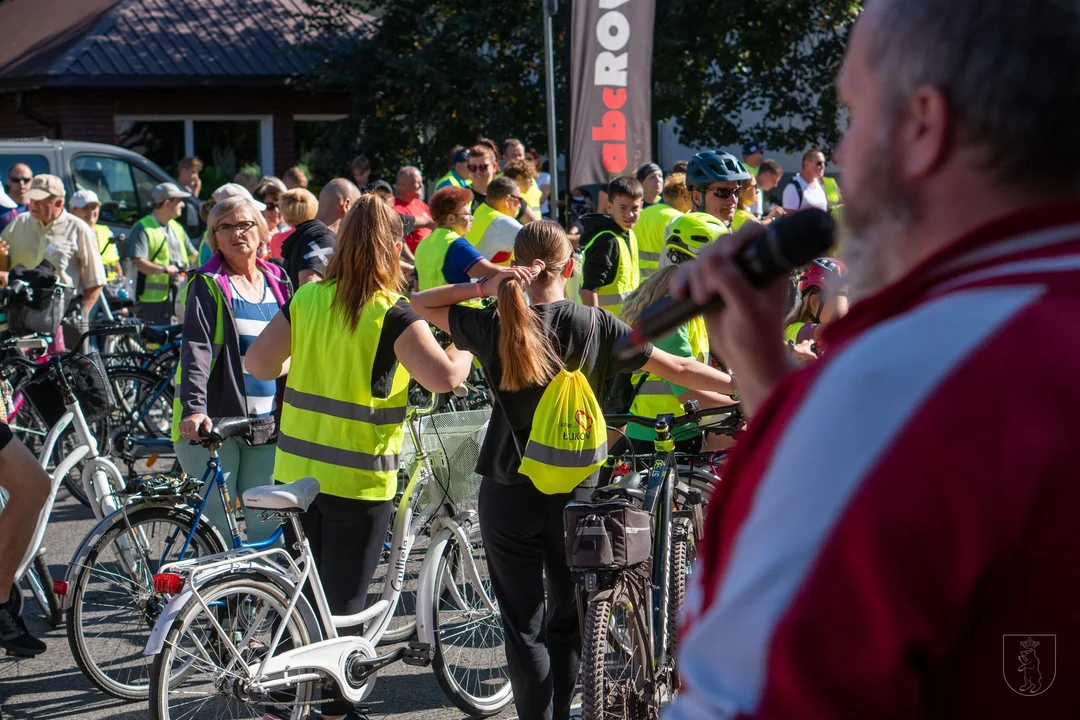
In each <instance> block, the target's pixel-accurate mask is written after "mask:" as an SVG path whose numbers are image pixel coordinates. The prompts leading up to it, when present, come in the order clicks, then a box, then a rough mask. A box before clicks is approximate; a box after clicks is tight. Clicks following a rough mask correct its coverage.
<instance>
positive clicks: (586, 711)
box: [581, 577, 660, 720]
mask: <svg viewBox="0 0 1080 720" xmlns="http://www.w3.org/2000/svg"><path fill="white" fill-rule="evenodd" d="M646 607H647V605H646V604H645V602H644V598H642V597H641V596H640V593H639V591H638V589H637V588H636V587H635V586H634V585H632V584H631V583H630V582H629V581H628V580H627V579H626V578H625V577H623V578H620V579H618V580H617V581H616V582H615V585H614V587H612V588H611V589H609V590H602V591H600V592H597V593H594V594H593V595H592V596H591V597H590V598H589V601H588V607H587V609H586V612H585V627H584V645H583V647H582V653H581V675H582V688H581V690H582V708H581V717H582V719H583V720H601V719H604V720H615V719H616V718H618V719H619V720H640V719H641V718H655V717H656V716H657V715H658V713H659V709H660V708H659V705H660V703H659V699H658V698H657V697H655V696H656V695H657V693H656V691H655V687H656V683H655V682H654V677H653V670H652V658H651V654H650V653H649V650H648V647H649V643H650V639H649V634H648V629H647V625H646V623H645V618H644V617H643V615H642V613H643V612H644V608H646Z"/></svg>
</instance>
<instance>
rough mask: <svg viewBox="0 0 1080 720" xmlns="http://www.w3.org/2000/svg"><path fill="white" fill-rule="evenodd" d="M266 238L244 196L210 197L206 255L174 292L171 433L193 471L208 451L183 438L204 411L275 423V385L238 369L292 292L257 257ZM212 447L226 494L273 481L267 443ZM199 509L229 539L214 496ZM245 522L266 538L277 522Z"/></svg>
mask: <svg viewBox="0 0 1080 720" xmlns="http://www.w3.org/2000/svg"><path fill="white" fill-rule="evenodd" d="M268 237H269V232H268V229H267V227H266V220H265V219H264V218H263V216H262V213H261V212H260V211H259V209H258V208H257V207H256V206H255V205H254V204H253V203H252V202H251V200H249V199H247V198H245V197H240V196H234V197H227V198H225V199H224V200H222V201H220V202H216V203H215V205H214V209H213V210H211V211H210V214H209V215H208V216H207V234H206V242H207V244H208V245H209V248H210V251H211V253H212V254H211V256H210V259H209V260H208V261H207V262H206V263H205V264H204V265H203V266H202V267H200V268H198V269H197V270H195V271H193V273H192V276H191V278H190V280H189V281H188V284H187V285H186V286H185V287H184V289H183V292H182V294H181V301H182V302H183V304H184V308H185V310H184V329H183V334H182V340H181V346H180V365H179V367H178V368H177V374H176V387H177V388H178V393H177V397H176V401H175V403H176V406H177V407H176V408H175V410H174V412H173V434H172V439H173V443H174V445H175V448H176V455H177V458H178V459H179V460H180V466H181V467H182V468H183V469H184V472H186V473H188V474H190V475H195V476H196V477H200V476H201V475H202V473H203V471H204V470H205V469H206V461H207V451H206V450H205V449H204V448H202V447H201V446H199V445H191V444H189V443H188V441H189V440H198V439H199V433H200V432H201V431H208V430H209V429H210V426H211V418H221V417H236V416H242V417H250V418H256V419H257V421H258V422H259V423H261V424H264V425H266V424H273V423H274V422H275V420H274V416H275V413H276V411H277V410H278V408H277V405H276V396H277V389H278V388H277V384H276V383H275V382H272V381H271V382H266V381H263V380H260V379H258V378H256V377H254V376H253V375H251V374H250V373H249V372H248V371H247V370H246V369H245V359H246V356H247V353H248V351H249V350H250V348H251V343H252V342H253V341H254V340H255V338H256V337H257V336H258V335H259V333H260V332H261V331H262V329H263V328H264V327H266V325H267V323H269V322H270V320H271V318H273V317H274V316H275V315H277V313H278V312H279V311H280V308H281V307H282V306H283V305H284V304H285V303H286V301H287V300H288V299H289V297H290V295H291V294H292V288H291V286H290V285H289V279H288V277H287V276H286V275H285V272H284V271H283V270H281V268H279V267H277V266H276V265H272V264H269V263H265V262H263V261H262V260H260V259H259V258H258V250H259V247H260V246H261V245H262V244H263V243H264V242H266V240H267V238H268ZM219 453H220V455H221V466H222V468H221V469H222V471H223V472H224V473H225V481H226V483H227V485H228V488H229V496H230V497H232V498H240V497H242V496H243V493H244V490H246V489H248V488H250V487H255V486H258V485H268V484H270V483H271V482H273V480H272V477H273V469H274V446H273V445H256V446H250V445H248V444H247V443H246V442H245V441H244V440H243V439H242V438H228V439H227V440H226V441H225V442H224V444H222V446H221V449H220V451H219ZM204 492H205V490H204ZM206 514H207V516H208V517H209V518H210V520H212V521H213V523H214V525H215V526H216V527H217V528H218V530H219V531H221V532H222V534H223V537H226V538H228V532H229V531H228V524H227V523H226V520H225V513H224V509H223V508H222V507H221V503H218V502H216V501H213V500H211V502H209V503H207V506H206ZM246 521H247V532H248V539H250V540H253V541H258V540H263V539H265V538H267V537H269V536H270V535H271V534H273V532H274V530H275V528H276V527H277V524H276V523H273V522H264V521H262V520H260V519H259V517H258V513H251V514H250V515H249V516H247V517H246Z"/></svg>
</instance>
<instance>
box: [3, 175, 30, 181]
mask: <svg viewBox="0 0 1080 720" xmlns="http://www.w3.org/2000/svg"><path fill="white" fill-rule="evenodd" d="M8 180H10V181H11V182H13V183H30V182H32V181H33V178H29V177H11V176H10V175H9V176H8Z"/></svg>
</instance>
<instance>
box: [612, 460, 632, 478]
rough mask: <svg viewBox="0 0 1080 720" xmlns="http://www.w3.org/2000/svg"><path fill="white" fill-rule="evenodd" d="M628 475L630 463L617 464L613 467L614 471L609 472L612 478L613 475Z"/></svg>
mask: <svg viewBox="0 0 1080 720" xmlns="http://www.w3.org/2000/svg"><path fill="white" fill-rule="evenodd" d="M629 474H630V463H619V464H618V465H616V466H615V469H614V470H612V471H611V475H612V477H614V476H615V475H629Z"/></svg>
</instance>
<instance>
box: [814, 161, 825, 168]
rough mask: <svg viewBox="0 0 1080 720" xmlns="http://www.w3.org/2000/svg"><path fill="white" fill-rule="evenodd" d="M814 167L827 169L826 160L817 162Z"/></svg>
mask: <svg viewBox="0 0 1080 720" xmlns="http://www.w3.org/2000/svg"><path fill="white" fill-rule="evenodd" d="M814 165H816V166H818V167H825V161H824V160H815V161H814Z"/></svg>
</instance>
